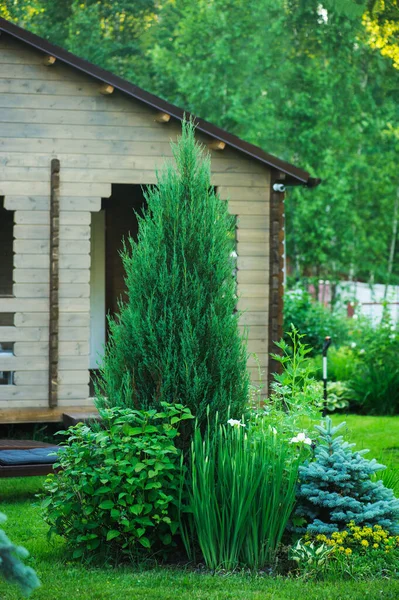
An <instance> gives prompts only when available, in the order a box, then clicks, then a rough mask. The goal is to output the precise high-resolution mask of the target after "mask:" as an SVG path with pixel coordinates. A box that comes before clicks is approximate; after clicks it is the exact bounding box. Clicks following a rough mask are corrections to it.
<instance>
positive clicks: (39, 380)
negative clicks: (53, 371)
mask: <svg viewBox="0 0 399 600" xmlns="http://www.w3.org/2000/svg"><path fill="white" fill-rule="evenodd" d="M14 382H15V384H16V385H17V386H19V385H43V386H44V385H47V384H48V370H47V369H43V370H41V371H15V373H14Z"/></svg>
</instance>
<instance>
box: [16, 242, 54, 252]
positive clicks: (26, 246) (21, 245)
mask: <svg viewBox="0 0 399 600" xmlns="http://www.w3.org/2000/svg"><path fill="white" fill-rule="evenodd" d="M49 248H50V242H49V239H47V240H14V244H13V249H14V252H15V253H16V254H48V252H49Z"/></svg>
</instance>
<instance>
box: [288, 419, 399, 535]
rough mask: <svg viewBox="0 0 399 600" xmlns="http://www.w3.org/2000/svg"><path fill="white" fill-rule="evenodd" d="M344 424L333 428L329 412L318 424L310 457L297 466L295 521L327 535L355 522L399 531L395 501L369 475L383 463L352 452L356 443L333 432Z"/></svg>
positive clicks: (306, 527)
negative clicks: (321, 422) (346, 440)
mask: <svg viewBox="0 0 399 600" xmlns="http://www.w3.org/2000/svg"><path fill="white" fill-rule="evenodd" d="M344 425H345V424H344V423H341V424H340V425H338V426H337V427H333V426H332V422H331V419H330V418H328V417H327V418H326V419H325V421H324V426H323V425H321V426H317V427H316V430H317V431H318V433H319V436H318V441H317V443H316V447H315V450H314V458H313V460H310V461H306V462H305V463H304V464H303V465H301V466H300V467H299V479H300V484H299V487H298V491H297V506H296V509H295V522H296V523H297V524H298V523H299V522H300V520H301V519H302V521H303V522H302V526H300V527H298V531H302V532H303V531H307V532H309V533H314V534H318V533H320V534H331V533H333V532H336V531H340V530H342V529H344V528H345V527H346V525H347V523H349V522H350V521H354V523H355V524H356V525H363V524H364V525H370V526H372V525H380V526H382V527H384V528H385V529H387V530H388V531H390V532H393V533H396V532H399V523H398V520H399V500H397V499H396V498H395V496H394V494H393V492H392V490H390V489H388V488H386V487H384V485H383V483H382V482H381V481H372V480H371V476H372V475H373V474H374V473H376V472H377V471H379V470H381V469H384V466H383V465H380V464H378V463H377V462H376V460H375V459H373V460H367V459H366V458H364V457H363V454H364V453H365V452H367V450H362V451H360V452H353V451H352V447H353V446H354V444H348V442H344V440H343V437H342V436H336V433H338V431H339V430H340V429H341V428H342V427H343V426H344Z"/></svg>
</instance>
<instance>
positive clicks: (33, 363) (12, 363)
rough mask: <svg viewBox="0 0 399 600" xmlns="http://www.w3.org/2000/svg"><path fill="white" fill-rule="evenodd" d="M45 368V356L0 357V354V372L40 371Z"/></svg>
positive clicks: (46, 363) (46, 360)
mask: <svg viewBox="0 0 399 600" xmlns="http://www.w3.org/2000/svg"><path fill="white" fill-rule="evenodd" d="M47 367H48V357H47V356H29V357H27V356H2V355H1V354H0V371H19V370H21V371H22V370H24V371H36V370H39V371H40V370H42V369H47ZM1 387H2V386H0V388H1Z"/></svg>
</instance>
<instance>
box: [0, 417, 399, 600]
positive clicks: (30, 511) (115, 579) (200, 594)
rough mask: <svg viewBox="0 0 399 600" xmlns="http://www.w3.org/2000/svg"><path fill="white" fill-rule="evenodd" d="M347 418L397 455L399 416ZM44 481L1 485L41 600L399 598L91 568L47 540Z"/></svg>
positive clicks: (375, 583) (366, 587) (354, 429)
mask: <svg viewBox="0 0 399 600" xmlns="http://www.w3.org/2000/svg"><path fill="white" fill-rule="evenodd" d="M342 420H346V421H347V425H348V433H349V434H350V435H349V438H348V439H350V440H352V439H353V440H354V441H356V442H357V444H358V447H369V448H370V449H371V450H372V452H371V453H370V456H375V457H376V458H380V459H381V457H382V456H391V455H395V451H393V450H392V448H395V447H396V444H398V443H399V418H389V417H386V418H384V417H380V418H379V417H358V416H349V417H342V416H338V417H334V422H340V421H342ZM42 486H43V479H42V478H37V477H32V478H25V479H5V480H4V479H3V480H0V511H1V512H4V513H6V514H7V516H8V521H7V523H6V524H5V529H6V532H7V534H8V535H9V537H10V538H11V539H12V540H13V541H14V542H15V543H18V544H22V545H23V546H25V547H26V548H27V549H28V550H29V552H30V553H31V557H30V559H29V564H30V565H31V566H33V567H34V568H35V569H36V571H37V573H38V575H39V577H40V579H41V582H42V587H41V588H40V589H38V590H36V591H35V592H34V594H33V595H32V599H33V600H122V599H123V600H136V599H137V600H161V599H162V600H230V599H231V600H269V599H270V600H271V599H273V600H294V599H295V600H297V599H298V598H307V599H309V600H352V599H353V600H364V599H370V600H371V599H373V600H374V599H377V598H386V599H388V598H389V599H392V600H397V599H398V598H399V581H391V580H387V579H372V580H369V581H360V582H359V581H334V582H317V583H312V582H304V581H303V580H297V579H294V578H282V577H278V578H273V577H269V576H266V575H265V576H255V575H252V576H251V575H245V574H244V575H240V574H235V575H226V574H217V575H210V574H203V573H199V572H195V571H193V570H191V569H189V568H187V569H174V568H162V567H157V568H153V569H137V568H133V567H132V568H129V567H123V568H90V567H86V566H84V565H81V564H79V563H76V562H74V563H72V562H70V561H68V560H67V559H66V554H65V546H64V542H63V540H62V539H61V538H53V539H52V540H51V541H49V540H48V538H47V530H48V528H47V526H46V524H45V523H44V522H43V520H42V518H41V515H40V507H39V505H38V500H37V498H36V494H38V493H40V492H41V491H42V489H43V488H42ZM0 599H1V600H20V599H22V595H21V594H20V592H19V590H18V588H16V587H15V586H9V585H6V584H5V583H4V582H3V581H0Z"/></svg>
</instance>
